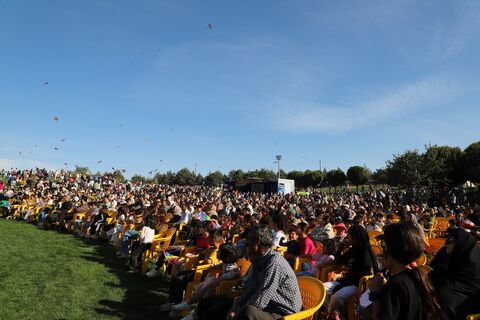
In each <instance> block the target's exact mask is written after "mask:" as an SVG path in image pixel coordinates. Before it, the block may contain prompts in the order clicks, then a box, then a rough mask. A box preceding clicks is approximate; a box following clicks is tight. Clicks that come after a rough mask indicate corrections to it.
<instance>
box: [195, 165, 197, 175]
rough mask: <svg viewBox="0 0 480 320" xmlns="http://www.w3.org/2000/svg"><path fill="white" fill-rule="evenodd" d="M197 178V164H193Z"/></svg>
mask: <svg viewBox="0 0 480 320" xmlns="http://www.w3.org/2000/svg"><path fill="white" fill-rule="evenodd" d="M196 176H197V164H196V163H195V177H196Z"/></svg>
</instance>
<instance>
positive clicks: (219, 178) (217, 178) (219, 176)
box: [205, 171, 225, 187]
mask: <svg viewBox="0 0 480 320" xmlns="http://www.w3.org/2000/svg"><path fill="white" fill-rule="evenodd" d="M224 179H225V176H224V175H223V173H221V172H220V171H215V172H209V173H208V175H207V176H206V177H205V184H206V185H207V186H211V187H218V186H220V185H221V184H222V182H223V180H224Z"/></svg>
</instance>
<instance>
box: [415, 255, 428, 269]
mask: <svg viewBox="0 0 480 320" xmlns="http://www.w3.org/2000/svg"><path fill="white" fill-rule="evenodd" d="M416 262H417V265H419V266H420V265H421V266H425V265H426V264H427V255H426V254H425V253H422V255H421V256H420V258H418V259H417V261H416Z"/></svg>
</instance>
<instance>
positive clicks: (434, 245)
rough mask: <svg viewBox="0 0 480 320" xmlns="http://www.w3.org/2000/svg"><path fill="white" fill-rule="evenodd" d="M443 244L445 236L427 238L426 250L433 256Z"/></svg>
mask: <svg viewBox="0 0 480 320" xmlns="http://www.w3.org/2000/svg"><path fill="white" fill-rule="evenodd" d="M444 245H445V238H432V239H429V240H428V246H427V248H426V249H427V252H428V253H430V254H431V255H432V256H434V255H435V254H436V253H437V252H438V251H439V250H440V249H441V248H442V247H443V246H444Z"/></svg>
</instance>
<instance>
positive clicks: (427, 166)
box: [422, 145, 463, 187]
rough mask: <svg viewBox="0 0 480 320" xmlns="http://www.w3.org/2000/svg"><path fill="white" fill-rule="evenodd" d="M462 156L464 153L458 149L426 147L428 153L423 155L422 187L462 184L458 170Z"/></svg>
mask: <svg viewBox="0 0 480 320" xmlns="http://www.w3.org/2000/svg"><path fill="white" fill-rule="evenodd" d="M462 155H463V152H462V150H461V149H460V148H458V147H449V146H436V145H433V146H426V151H425V153H424V154H423V155H422V160H423V161H422V172H423V181H422V185H425V186H427V187H438V186H439V185H449V186H454V185H458V184H459V183H461V181H460V180H461V177H460V176H459V174H458V173H459V170H458V169H459V161H460V159H461V158H462Z"/></svg>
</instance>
